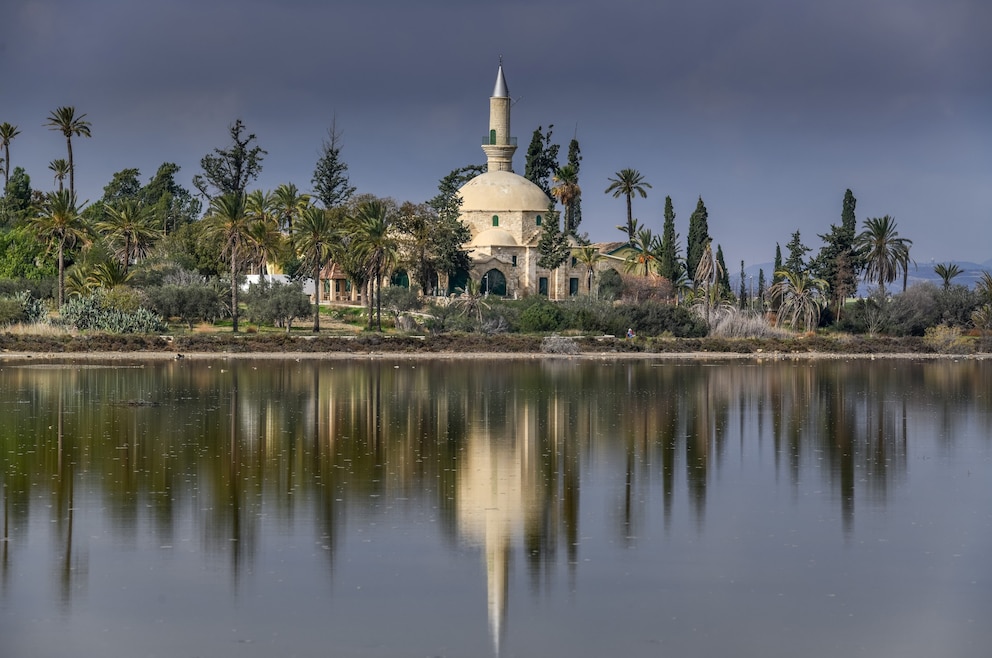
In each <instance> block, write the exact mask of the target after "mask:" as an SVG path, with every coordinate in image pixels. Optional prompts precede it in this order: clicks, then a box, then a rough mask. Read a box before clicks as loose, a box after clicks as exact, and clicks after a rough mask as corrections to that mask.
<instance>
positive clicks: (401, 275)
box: [389, 270, 410, 288]
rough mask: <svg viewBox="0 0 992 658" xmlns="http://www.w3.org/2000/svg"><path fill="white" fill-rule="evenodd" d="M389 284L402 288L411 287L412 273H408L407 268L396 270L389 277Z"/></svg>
mask: <svg viewBox="0 0 992 658" xmlns="http://www.w3.org/2000/svg"><path fill="white" fill-rule="evenodd" d="M389 285H391V286H398V287H400V288H409V287H410V275H408V274H407V273H406V270H396V271H395V272H393V275H392V276H391V277H389Z"/></svg>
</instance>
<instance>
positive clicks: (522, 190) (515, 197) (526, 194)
mask: <svg viewBox="0 0 992 658" xmlns="http://www.w3.org/2000/svg"><path fill="white" fill-rule="evenodd" d="M458 195H459V196H461V198H462V208H461V209H462V212H472V211H483V212H492V213H497V214H498V213H500V212H514V211H516V212H521V211H522V212H546V211H547V210H548V206H550V205H551V199H549V198H548V195H546V194H545V193H544V190H542V189H541V188H539V187H538V186H537V185H535V184H534V183H532V182H530V181H529V180H527V179H526V178H524V177H523V176H519V175H517V174H515V173H513V172H511V171H488V172H486V173H484V174H479V175H478V176H476V177H475V178H473V179H472V180H470V181H469V182H467V183H465V184H464V185H463V186H462V187H461V189H460V190H458Z"/></svg>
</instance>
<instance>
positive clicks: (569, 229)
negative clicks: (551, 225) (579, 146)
mask: <svg viewBox="0 0 992 658" xmlns="http://www.w3.org/2000/svg"><path fill="white" fill-rule="evenodd" d="M554 182H555V186H554V187H552V188H551V196H552V197H554V198H555V199H558V201H560V202H561V205H562V208H563V210H564V218H565V225H564V227H563V230H562V232H563V233H564V234H565V235H575V230H576V228H577V226H578V224H576V222H575V218H574V217H573V216H572V212H573V211H574V209H575V204H576V203H578V200H579V198H580V197H581V196H582V189H581V188H580V187H579V172H578V170H577V169H576V168H575V167H573V166H572V165H570V164H567V165H565V166H564V167H561V168H560V169H559V170H558V171H557V173H555V175H554Z"/></svg>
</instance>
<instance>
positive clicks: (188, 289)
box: [147, 281, 227, 331]
mask: <svg viewBox="0 0 992 658" xmlns="http://www.w3.org/2000/svg"><path fill="white" fill-rule="evenodd" d="M147 295H148V301H149V305H150V306H151V308H152V310H154V311H155V312H156V313H159V314H160V315H162V316H164V317H166V318H178V319H179V321H180V322H183V323H184V324H185V325H186V326H187V328H189V330H190V331H192V330H193V325H194V324H196V323H197V322H211V323H213V322H216V321H217V320H219V319H220V318H222V317H223V316H224V315H225V314H226V313H227V306H226V305H225V304H224V300H223V298H222V295H223V293H222V292H221V291H219V290H218V289H217V288H216V287H214V286H211V285H208V284H207V283H205V282H203V281H198V282H194V283H185V284H182V285H179V284H174V283H172V284H166V285H162V286H155V287H152V288H149V289H148V290H147Z"/></svg>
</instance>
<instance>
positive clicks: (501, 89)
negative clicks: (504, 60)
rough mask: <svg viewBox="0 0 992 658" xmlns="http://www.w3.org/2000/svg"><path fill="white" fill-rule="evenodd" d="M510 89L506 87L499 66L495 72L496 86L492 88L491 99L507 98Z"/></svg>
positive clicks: (500, 66) (501, 67)
mask: <svg viewBox="0 0 992 658" xmlns="http://www.w3.org/2000/svg"><path fill="white" fill-rule="evenodd" d="M509 97H510V89H509V88H508V87H507V86H506V78H504V77H503V65H502V64H500V65H499V71H497V72H496V86H495V87H494V88H493V98H509Z"/></svg>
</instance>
